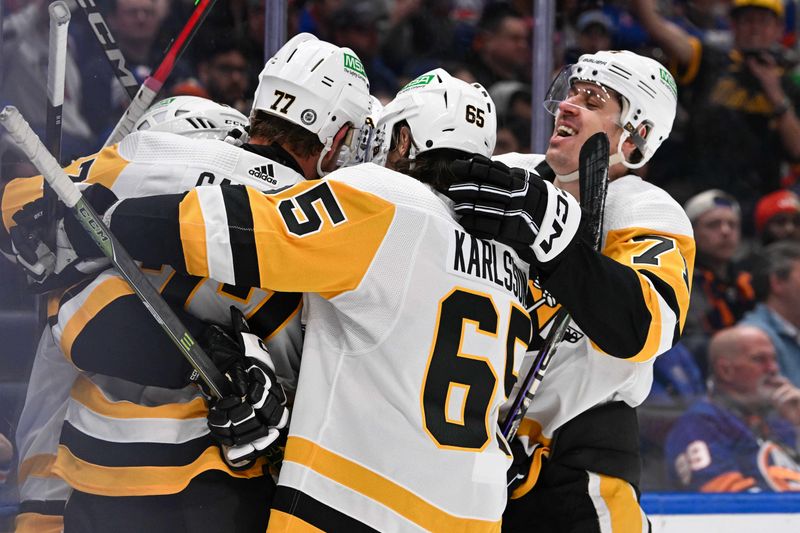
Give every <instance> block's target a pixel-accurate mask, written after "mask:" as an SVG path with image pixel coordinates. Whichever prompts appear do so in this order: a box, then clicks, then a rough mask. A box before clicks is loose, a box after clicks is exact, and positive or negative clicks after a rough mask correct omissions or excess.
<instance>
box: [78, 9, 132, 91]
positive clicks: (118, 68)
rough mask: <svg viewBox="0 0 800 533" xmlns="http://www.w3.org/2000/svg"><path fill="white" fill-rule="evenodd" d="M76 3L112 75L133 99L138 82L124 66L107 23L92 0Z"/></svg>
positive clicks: (123, 58) (123, 59)
mask: <svg viewBox="0 0 800 533" xmlns="http://www.w3.org/2000/svg"><path fill="white" fill-rule="evenodd" d="M78 5H79V6H80V7H81V9H82V10H83V13H84V15H86V20H88V21H89V26H91V27H92V32H93V33H94V36H95V37H96V38H97V42H98V43H100V46H101V47H102V48H103V52H105V54H106V59H108V63H109V64H110V65H111V70H113V71H114V76H116V78H117V80H118V81H119V82H120V84H122V86H123V87H124V88H125V92H126V93H128V98H130V99H131V100H133V97H134V96H136V91H138V90H139V82H137V81H136V78H135V77H134V75H133V73H132V72H131V71H130V70H128V69H127V68H125V57H124V56H123V55H122V51H121V50H120V49H119V46H118V45H117V41H116V40H115V39H114V36H113V35H111V30H110V29H108V24H106V21H105V19H104V18H103V14H102V13H100V10H99V9H97V5H96V4H95V3H94V0H78Z"/></svg>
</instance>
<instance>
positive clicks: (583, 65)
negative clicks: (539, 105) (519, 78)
mask: <svg viewBox="0 0 800 533" xmlns="http://www.w3.org/2000/svg"><path fill="white" fill-rule="evenodd" d="M575 81H588V82H592V83H596V84H598V85H601V86H603V87H607V88H609V89H612V90H614V91H615V92H617V93H618V94H619V95H620V96H621V97H622V100H623V101H622V113H621V115H620V124H619V125H620V126H621V127H622V128H623V130H625V131H624V132H623V134H622V136H621V138H620V141H619V146H618V152H619V153H622V143H623V142H624V141H625V139H627V138H628V137H631V139H632V140H633V142H634V143H635V144H636V147H637V148H638V149H639V152H640V153H641V156H642V157H641V158H640V159H638V160H636V161H635V162H631V161H627V160H625V161H622V163H623V164H624V165H625V166H626V167H628V168H639V167H641V166H643V165H644V164H645V163H647V161H649V160H650V158H651V157H653V154H654V153H655V152H656V150H657V149H658V147H659V146H660V145H661V143H662V142H664V140H665V139H666V138H667V137H669V134H670V132H671V131H672V122H673V121H674V120H675V111H676V107H677V103H678V87H677V85H676V83H675V79H674V78H673V77H672V74H670V73H669V71H668V70H667V69H666V68H665V67H664V66H663V65H661V63H659V62H658V61H656V60H654V59H651V58H649V57H643V56H640V55H638V54H635V53H633V52H629V51H627V50H621V51H601V52H597V53H594V54H584V55H582V56H581V57H580V58H579V59H578V62H577V63H575V64H574V65H568V66H566V67H564V69H563V70H562V71H561V73H560V74H559V75H558V76H557V77H556V79H555V80H554V81H553V85H552V86H551V88H550V91H549V93H548V95H547V97H546V98H545V102H544V103H545V108H546V109H547V110H548V111H550V112H551V113H553V114H555V113H556V112H557V108H558V104H559V103H560V102H562V101H563V100H565V99H566V98H568V96H567V94H568V91H569V89H570V87H571V86H572V84H573V83H574V82H575ZM642 126H644V127H645V130H646V132H645V134H644V135H643V136H642V135H640V133H639V130H640V129H641V127H642Z"/></svg>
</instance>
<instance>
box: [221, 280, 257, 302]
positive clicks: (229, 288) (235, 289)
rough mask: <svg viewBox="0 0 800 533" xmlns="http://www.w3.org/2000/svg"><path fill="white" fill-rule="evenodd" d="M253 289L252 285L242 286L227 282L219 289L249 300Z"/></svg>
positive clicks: (235, 296)
mask: <svg viewBox="0 0 800 533" xmlns="http://www.w3.org/2000/svg"><path fill="white" fill-rule="evenodd" d="M252 290H253V288H252V287H240V286H237V285H228V284H227V283H224V284H223V285H222V287H221V288H220V289H219V292H221V293H224V294H228V295H230V296H233V297H234V298H238V299H240V300H247V297H248V296H250V291H252Z"/></svg>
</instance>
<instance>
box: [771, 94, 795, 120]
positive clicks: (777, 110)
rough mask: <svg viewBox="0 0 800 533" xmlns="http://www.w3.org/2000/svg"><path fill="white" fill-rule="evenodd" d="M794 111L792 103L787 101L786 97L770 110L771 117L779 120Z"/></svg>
mask: <svg viewBox="0 0 800 533" xmlns="http://www.w3.org/2000/svg"><path fill="white" fill-rule="evenodd" d="M793 109H794V105H792V101H791V100H790V99H789V97H788V96H784V97H783V100H781V102H780V103H779V104H776V105H773V108H772V116H773V117H775V118H780V117H783V116H785V115H786V114H787V113H789V111H792V110H793Z"/></svg>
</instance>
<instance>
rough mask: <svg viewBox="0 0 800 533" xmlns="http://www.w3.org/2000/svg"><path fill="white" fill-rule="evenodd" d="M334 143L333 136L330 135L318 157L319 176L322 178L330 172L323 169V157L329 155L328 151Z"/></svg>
mask: <svg viewBox="0 0 800 533" xmlns="http://www.w3.org/2000/svg"><path fill="white" fill-rule="evenodd" d="M332 144H333V137H328V140H327V141H326V142H325V146H323V147H322V151H321V152H320V153H319V158H318V159H317V176H319V177H320V178H321V177H323V176H327V175H328V174H329V173H328V172H325V171H324V170H322V158H323V157H325V155H327V153H328V152H330V151H331V145H332Z"/></svg>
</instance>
